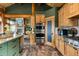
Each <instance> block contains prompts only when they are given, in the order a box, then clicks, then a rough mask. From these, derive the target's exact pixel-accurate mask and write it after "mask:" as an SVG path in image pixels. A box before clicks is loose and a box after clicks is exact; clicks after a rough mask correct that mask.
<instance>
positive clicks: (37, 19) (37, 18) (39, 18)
mask: <svg viewBox="0 0 79 59" xmlns="http://www.w3.org/2000/svg"><path fill="white" fill-rule="evenodd" d="M40 21H41V17H40V15H36V23H40Z"/></svg>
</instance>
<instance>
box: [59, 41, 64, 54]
mask: <svg viewBox="0 0 79 59" xmlns="http://www.w3.org/2000/svg"><path fill="white" fill-rule="evenodd" d="M59 51H60V52H61V54H62V55H64V41H63V40H59Z"/></svg>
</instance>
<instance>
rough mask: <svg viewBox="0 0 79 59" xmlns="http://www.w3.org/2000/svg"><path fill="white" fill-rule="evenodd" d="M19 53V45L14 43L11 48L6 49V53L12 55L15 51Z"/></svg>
mask: <svg viewBox="0 0 79 59" xmlns="http://www.w3.org/2000/svg"><path fill="white" fill-rule="evenodd" d="M17 52H18V53H19V46H18V45H16V46H15V47H14V48H13V49H8V55H9V56H14V55H15V54H16V53H17Z"/></svg>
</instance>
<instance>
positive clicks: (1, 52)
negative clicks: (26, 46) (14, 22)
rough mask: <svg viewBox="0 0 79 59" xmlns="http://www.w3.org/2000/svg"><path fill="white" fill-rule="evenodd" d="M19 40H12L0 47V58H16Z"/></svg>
mask: <svg viewBox="0 0 79 59" xmlns="http://www.w3.org/2000/svg"><path fill="white" fill-rule="evenodd" d="M18 55H19V39H18V38H16V39H13V40H11V41H9V42H6V43H3V44H1V45H0V56H18Z"/></svg>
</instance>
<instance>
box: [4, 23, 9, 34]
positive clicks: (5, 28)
mask: <svg viewBox="0 0 79 59" xmlns="http://www.w3.org/2000/svg"><path fill="white" fill-rule="evenodd" d="M4 30H5V33H8V32H9V31H10V26H9V24H8V23H6V25H5V26H4Z"/></svg>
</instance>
